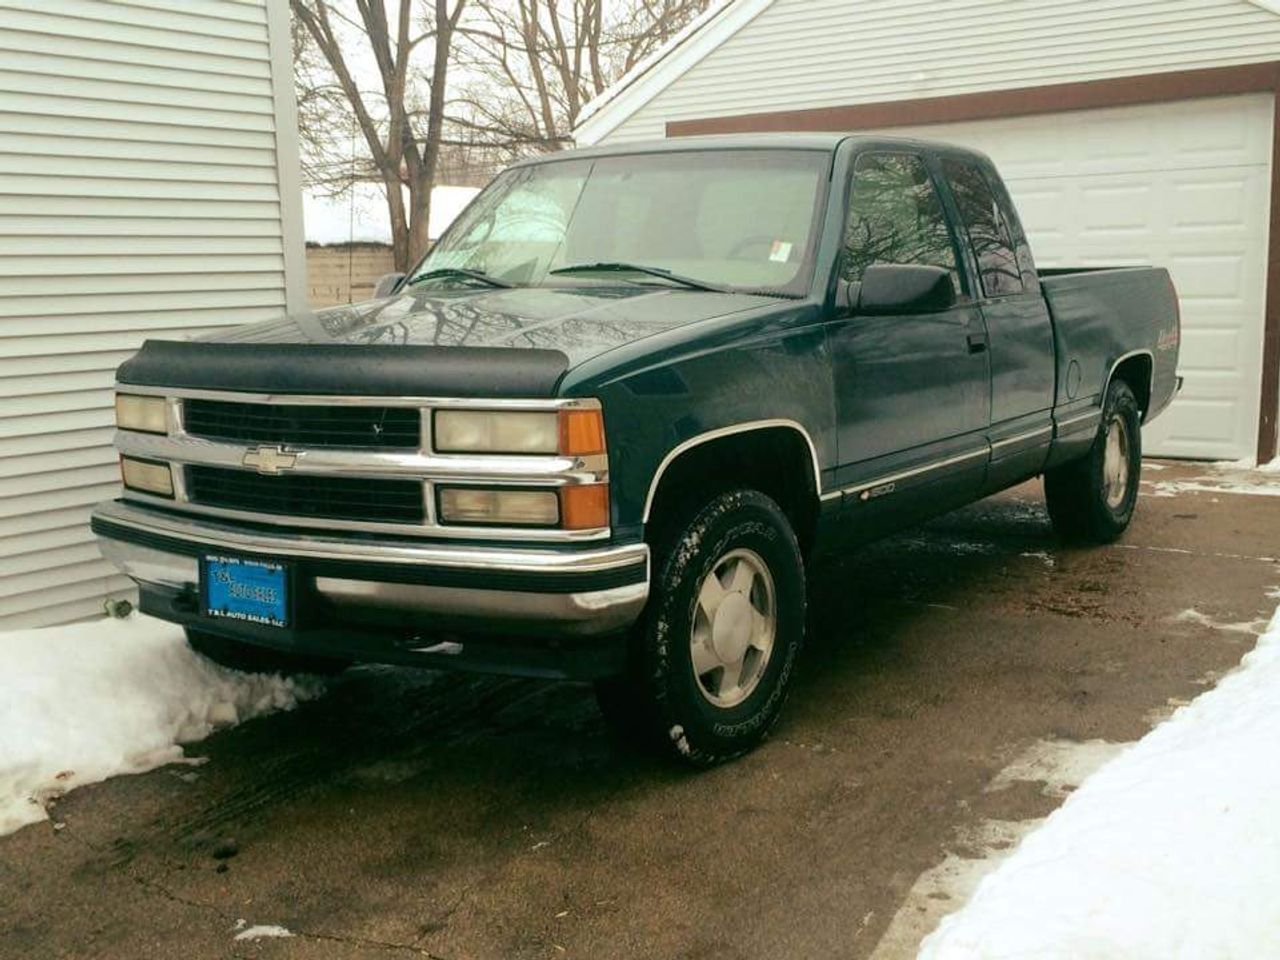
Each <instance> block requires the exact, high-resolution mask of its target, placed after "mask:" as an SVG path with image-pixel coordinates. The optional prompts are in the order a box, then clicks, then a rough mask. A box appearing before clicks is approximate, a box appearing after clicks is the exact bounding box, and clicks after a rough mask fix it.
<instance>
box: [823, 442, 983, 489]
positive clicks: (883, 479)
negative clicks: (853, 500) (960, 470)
mask: <svg viewBox="0 0 1280 960" xmlns="http://www.w3.org/2000/svg"><path fill="white" fill-rule="evenodd" d="M989 455H990V450H989V449H988V447H986V446H983V447H982V448H980V449H977V450H970V451H969V452H967V453H961V454H957V455H956V456H954V457H947V458H946V459H944V460H934V461H932V462H930V463H925V464H921V465H920V466H918V467H912V468H911V469H909V470H901V471H899V472H897V473H887V474H884V475H883V476H879V477H876V478H875V479H874V480H863V481H861V482H859V483H855V484H853V485H852V486H848V487H841V488H840V489H839V490H833V491H831V492H830V493H827V494H823V497H822V499H824V500H829V499H832V498H834V497H839V496H844V495H848V494H857V493H861V492H862V491H864V490H872V489H874V488H876V487H879V486H883V485H884V484H886V483H897V482H898V481H899V480H909V479H911V478H912V477H918V476H920V475H921V474H925V473H932V472H933V471H935V470H941V469H942V468H943V467H950V466H954V465H955V464H957V463H965V462H966V461H968V460H976V459H977V458H978V457H986V456H989Z"/></svg>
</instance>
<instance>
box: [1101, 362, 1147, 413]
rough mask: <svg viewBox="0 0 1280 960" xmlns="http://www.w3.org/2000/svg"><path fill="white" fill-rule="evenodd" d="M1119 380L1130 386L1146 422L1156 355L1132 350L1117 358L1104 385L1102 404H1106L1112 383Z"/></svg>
mask: <svg viewBox="0 0 1280 960" xmlns="http://www.w3.org/2000/svg"><path fill="white" fill-rule="evenodd" d="M1117 379H1119V380H1123V381H1124V382H1125V383H1127V384H1128V385H1129V389H1130V390H1132V391H1133V395H1134V397H1135V398H1136V399H1137V401H1138V409H1139V410H1141V411H1142V419H1143V420H1146V415H1147V411H1148V410H1150V409H1151V394H1152V389H1153V387H1154V381H1155V354H1153V353H1152V352H1151V351H1150V350H1131V351H1129V352H1128V353H1126V354H1123V355H1122V356H1120V357H1119V358H1117V359H1116V361H1115V363H1113V364H1112V365H1111V370H1110V372H1109V373H1108V374H1107V382H1106V383H1104V384H1103V385H1102V397H1101V398H1100V402H1101V403H1103V404H1105V403H1106V399H1107V391H1108V390H1110V389H1111V383H1112V381H1113V380H1117Z"/></svg>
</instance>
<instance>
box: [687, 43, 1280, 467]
mask: <svg viewBox="0 0 1280 960" xmlns="http://www.w3.org/2000/svg"><path fill="white" fill-rule="evenodd" d="M1242 93H1274V94H1275V96H1276V107H1275V122H1274V128H1273V131H1272V162H1271V233H1270V243H1269V247H1268V251H1267V292H1266V315H1265V318H1264V321H1263V339H1262V389H1261V398H1260V403H1261V407H1260V412H1259V418H1258V445H1257V453H1258V461H1259V462H1260V463H1264V462H1266V461H1267V460H1270V459H1271V458H1272V457H1274V456H1275V455H1276V452H1277V423H1276V419H1277V410H1280V62H1269V63H1251V64H1245V65H1242V66H1236V67H1214V68H1211V69H1207V70H1180V71H1175V72H1171V73H1152V74H1146V75H1144V76H1139V77H1118V78H1115V79H1110V80H1089V81H1085V82H1081V83H1056V84H1051V85H1048V86H1043V87H1022V88H1019V89H1016V90H991V91H988V92H985V93H965V94H960V95H958V96H952V97H928V98H925V99H921V100H893V101H887V102H881V103H858V104H850V105H848V106H841V107H816V108H813V109H808V110H782V111H777V112H773V113H750V114H740V115H738V116H732V117H706V118H701V119H695V120H673V121H669V122H668V123H667V126H666V131H667V136H668V137H684V136H693V135H697V134H713V133H761V132H771V131H800V130H808V131H816V130H873V129H876V128H881V127H898V126H903V127H905V126H919V125H923V124H929V123H958V122H961V121H964V120H990V119H993V118H997V117H1016V116H1028V115H1030V114H1037V113H1039V114H1044V113H1061V112H1063V111H1067V110H1093V109H1098V108H1102V107H1123V106H1135V105H1138V104H1144V103H1166V102H1169V101H1172V100H1191V99H1195V98H1199V97H1222V96H1231V95H1234V94H1242Z"/></svg>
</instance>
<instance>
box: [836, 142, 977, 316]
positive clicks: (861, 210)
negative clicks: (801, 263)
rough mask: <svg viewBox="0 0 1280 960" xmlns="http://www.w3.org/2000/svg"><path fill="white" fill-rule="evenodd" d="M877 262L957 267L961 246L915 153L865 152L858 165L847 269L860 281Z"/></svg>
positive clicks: (955, 277)
mask: <svg viewBox="0 0 1280 960" xmlns="http://www.w3.org/2000/svg"><path fill="white" fill-rule="evenodd" d="M873 263H919V264H924V265H926V266H932V267H942V268H943V269H945V270H950V271H951V279H952V283H954V284H955V285H956V290H957V292H958V291H959V290H960V273H959V270H958V268H957V266H956V251H955V246H954V245H953V244H952V242H951V234H950V231H949V230H948V229H947V218H946V214H945V213H944V212H943V209H942V203H941V202H940V200H939V199H938V191H937V190H936V189H935V188H934V185H933V179H932V178H931V177H930V176H929V171H928V169H927V168H926V167H925V165H924V161H923V160H921V159H920V157H918V156H916V155H915V154H911V153H865V154H863V155H862V156H860V157H859V158H858V161H857V163H856V164H855V165H854V169H853V184H852V187H851V189H850V192H849V219H848V222H847V224H846V226H845V235H844V258H843V265H842V268H841V269H842V274H843V276H844V278H845V279H846V280H849V281H857V280H861V279H862V274H863V273H864V272H865V271H866V269H867V267H869V266H871V264H873Z"/></svg>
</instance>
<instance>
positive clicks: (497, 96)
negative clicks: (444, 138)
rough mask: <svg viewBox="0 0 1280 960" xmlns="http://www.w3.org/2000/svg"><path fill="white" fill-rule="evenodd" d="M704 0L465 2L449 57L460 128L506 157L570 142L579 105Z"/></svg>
mask: <svg viewBox="0 0 1280 960" xmlns="http://www.w3.org/2000/svg"><path fill="white" fill-rule="evenodd" d="M708 2H709V0H473V10H472V15H471V16H470V17H468V19H467V21H466V22H465V23H464V24H462V26H461V27H460V29H459V36H460V41H459V44H458V47H459V49H458V53H457V59H458V62H459V64H462V65H465V69H466V72H467V74H468V75H469V76H470V77H471V78H472V80H471V82H470V83H469V84H468V85H467V87H466V89H465V92H464V95H463V96H462V97H461V98H459V100H458V102H457V103H456V104H455V105H454V107H453V109H452V111H451V112H452V113H453V115H454V116H453V119H454V122H455V124H456V125H457V127H458V128H459V130H460V131H464V132H465V133H466V134H468V135H469V136H471V137H472V138H474V139H476V140H478V141H480V142H484V143H488V144H490V145H492V146H495V147H500V148H505V149H507V150H510V151H512V152H527V150H528V149H530V148H532V149H538V150H556V149H560V148H562V147H564V146H566V145H567V144H568V143H569V142H570V138H571V134H572V131H573V128H574V126H575V125H576V124H577V122H578V117H579V115H580V114H581V112H582V108H583V107H585V106H586V105H587V103H588V102H590V101H591V100H592V99H593V98H595V97H596V96H598V95H600V94H601V93H603V92H604V91H605V90H606V89H607V88H608V87H609V85H610V84H611V83H613V82H614V81H616V80H617V79H618V78H619V77H621V76H622V74H624V73H625V72H626V71H627V70H629V69H631V67H633V66H635V65H636V64H637V63H638V62H639V61H640V60H642V59H643V58H644V57H645V56H647V55H648V54H650V53H652V52H653V51H654V50H656V49H657V48H658V47H659V46H661V44H663V43H664V42H666V41H667V40H668V39H669V38H671V37H672V36H674V35H675V34H676V33H677V32H678V31H679V30H680V29H682V28H683V27H684V26H685V25H686V24H687V23H689V22H690V21H691V20H692V19H693V18H694V17H696V16H697V15H698V14H699V13H701V12H702V11H703V10H705V9H706V7H707V4H708Z"/></svg>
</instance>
